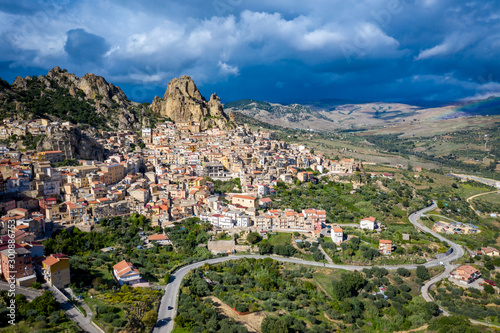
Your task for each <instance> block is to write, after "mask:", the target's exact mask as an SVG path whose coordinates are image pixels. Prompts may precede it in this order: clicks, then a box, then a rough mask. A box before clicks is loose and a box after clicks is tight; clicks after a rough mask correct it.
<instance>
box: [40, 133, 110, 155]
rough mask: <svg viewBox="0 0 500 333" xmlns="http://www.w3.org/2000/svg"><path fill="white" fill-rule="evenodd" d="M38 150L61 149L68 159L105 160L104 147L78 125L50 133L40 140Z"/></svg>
mask: <svg viewBox="0 0 500 333" xmlns="http://www.w3.org/2000/svg"><path fill="white" fill-rule="evenodd" d="M36 150H37V151H39V152H40V151H48V150H60V151H62V153H63V156H64V158H67V159H74V158H76V159H84V160H98V161H103V160H104V157H105V152H104V148H103V147H102V146H101V145H100V144H98V143H97V142H96V141H95V140H94V139H93V138H91V137H89V136H87V135H85V134H84V133H82V131H81V130H80V129H79V128H77V127H74V128H72V129H70V130H68V131H66V130H61V131H56V132H54V133H49V134H48V135H46V136H44V137H43V138H42V139H41V140H40V141H39V142H38V144H37V147H36Z"/></svg>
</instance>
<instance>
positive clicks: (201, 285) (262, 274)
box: [175, 259, 439, 332]
mask: <svg viewBox="0 0 500 333" xmlns="http://www.w3.org/2000/svg"><path fill="white" fill-rule="evenodd" d="M400 273H401V275H403V276H401V275H399V274H396V272H391V273H389V272H388V271H387V270H386V269H384V268H377V267H374V268H371V269H368V268H367V269H364V270H363V271H362V272H342V271H334V270H327V269H320V268H317V269H313V268H307V267H304V266H299V265H293V264H285V265H283V264H280V263H278V262H276V261H273V260H271V259H261V260H256V259H241V260H238V261H227V262H224V263H220V264H216V265H208V264H205V265H204V266H202V267H200V268H199V269H196V270H193V271H192V272H190V273H189V274H188V275H187V276H186V278H185V280H183V283H182V288H181V294H180V296H179V297H180V301H179V314H178V317H177V318H176V319H175V322H176V324H177V327H178V328H184V329H186V330H188V331H190V332H197V331H198V330H199V329H201V328H203V329H205V330H207V332H216V331H222V328H221V325H222V324H223V325H225V327H227V330H228V331H231V332H246V328H245V327H243V326H242V325H240V324H237V323H235V322H233V321H232V320H228V319H224V320H221V318H220V317H218V316H220V314H218V313H217V311H215V309H214V307H213V297H217V299H218V300H220V301H222V302H223V303H225V304H227V305H228V306H229V307H231V308H235V309H236V311H239V312H250V313H257V312H262V311H264V312H265V313H266V318H267V319H265V320H263V321H262V324H261V330H262V332H291V331H293V332H325V331H326V332H330V331H335V330H342V331H356V330H359V329H360V330H369V331H379V330H389V331H399V330H408V329H412V328H417V327H421V326H422V325H424V324H425V323H426V322H429V321H430V320H431V319H432V318H434V317H435V316H437V315H438V314H439V311H438V307H437V305H436V304H434V303H427V302H425V301H424V300H423V299H422V298H421V297H419V296H416V295H418V294H419V286H420V284H421V283H422V281H421V280H420V279H419V278H418V277H417V276H416V273H411V272H410V271H406V270H405V271H403V270H402V271H401V272H400ZM332 281H333V282H332ZM328 285H329V287H328ZM379 287H380V288H382V287H384V288H385V291H383V292H384V293H385V295H384V293H382V292H380V289H379ZM382 290H383V289H382ZM204 320H205V321H204ZM206 323H209V324H206Z"/></svg>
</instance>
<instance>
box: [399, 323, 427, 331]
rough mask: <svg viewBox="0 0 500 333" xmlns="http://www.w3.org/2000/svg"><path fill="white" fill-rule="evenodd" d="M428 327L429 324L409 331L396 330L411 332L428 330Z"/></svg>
mask: <svg viewBox="0 0 500 333" xmlns="http://www.w3.org/2000/svg"><path fill="white" fill-rule="evenodd" d="M427 327H429V325H424V326H422V327H417V328H414V329H412V330H409V331H399V332H395V333H411V332H420V331H423V330H426V329H427Z"/></svg>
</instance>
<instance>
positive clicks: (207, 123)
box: [151, 76, 233, 130]
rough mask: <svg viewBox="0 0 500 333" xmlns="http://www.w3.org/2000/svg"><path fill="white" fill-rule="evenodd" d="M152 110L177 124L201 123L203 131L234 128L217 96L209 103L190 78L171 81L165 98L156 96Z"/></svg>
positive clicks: (183, 77) (213, 95)
mask: <svg viewBox="0 0 500 333" xmlns="http://www.w3.org/2000/svg"><path fill="white" fill-rule="evenodd" d="M151 109H152V110H153V112H156V113H158V114H160V115H162V116H165V117H168V118H170V119H172V120H173V121H175V122H176V123H191V122H197V123H200V129H201V130H206V129H208V128H212V127H219V128H228V127H232V126H233V123H232V122H231V121H230V120H229V117H228V116H227V115H226V113H225V112H224V108H223V107H222V104H221V102H220V98H219V97H218V96H217V94H215V93H214V94H212V96H210V100H209V101H208V102H207V100H206V99H205V98H204V97H203V96H202V95H201V93H200V91H199V90H198V87H196V84H195V83H194V81H193V79H191V77H189V76H181V77H180V78H174V79H173V80H172V81H170V82H169V84H168V86H167V91H166V92H165V95H163V98H160V97H158V96H155V98H154V99H153V102H152V103H151Z"/></svg>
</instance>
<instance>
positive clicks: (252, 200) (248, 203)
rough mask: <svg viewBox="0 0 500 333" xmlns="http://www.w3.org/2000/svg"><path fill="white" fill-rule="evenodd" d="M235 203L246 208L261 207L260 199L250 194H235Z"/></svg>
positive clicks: (233, 202) (233, 199) (233, 200)
mask: <svg viewBox="0 0 500 333" xmlns="http://www.w3.org/2000/svg"><path fill="white" fill-rule="evenodd" d="M231 202H232V204H233V205H240V206H243V207H246V208H255V209H258V208H259V200H258V199H257V198H256V197H251V196H248V195H241V194H235V195H233V198H232V201H231Z"/></svg>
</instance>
